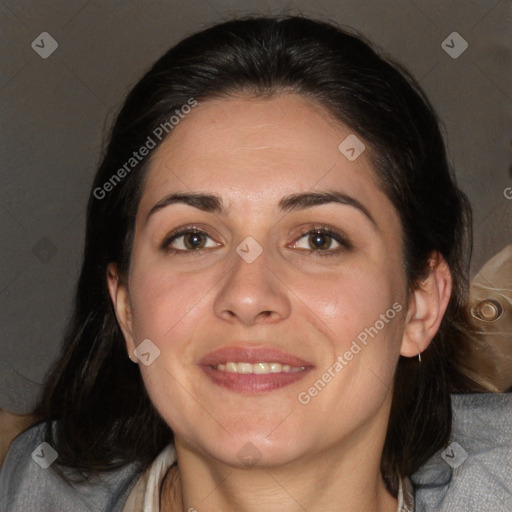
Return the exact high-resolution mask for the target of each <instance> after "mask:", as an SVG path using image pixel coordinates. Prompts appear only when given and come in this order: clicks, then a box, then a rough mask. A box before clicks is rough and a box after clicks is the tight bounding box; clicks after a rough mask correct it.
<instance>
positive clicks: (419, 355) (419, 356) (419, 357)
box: [418, 352, 421, 364]
mask: <svg viewBox="0 0 512 512" xmlns="http://www.w3.org/2000/svg"><path fill="white" fill-rule="evenodd" d="M418 361H419V362H420V364H421V352H419V353H418Z"/></svg>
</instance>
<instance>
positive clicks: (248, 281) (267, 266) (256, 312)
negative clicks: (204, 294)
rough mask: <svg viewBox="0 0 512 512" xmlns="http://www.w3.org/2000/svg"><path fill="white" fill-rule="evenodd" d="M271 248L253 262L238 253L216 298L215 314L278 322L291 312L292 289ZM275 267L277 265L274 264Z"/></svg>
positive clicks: (246, 320)
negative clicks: (281, 274)
mask: <svg viewBox="0 0 512 512" xmlns="http://www.w3.org/2000/svg"><path fill="white" fill-rule="evenodd" d="M266 253H267V251H263V253H262V254H261V255H260V256H259V257H258V258H257V259H256V260H255V261H253V262H251V263H248V262H247V261H245V260H244V259H242V258H241V257H239V256H238V254H235V255H234V263H233V266H232V268H231V270H230V271H229V273H228V275H227V276H226V277H225V278H224V280H223V281H222V285H221V286H220V288H219V291H218V293H217V296H216V297H215V301H214V310H215V315H216V316H217V317H219V318H221V319H223V320H226V321H229V322H233V323H234V322H240V323H242V324H244V325H254V324H260V323H277V322H279V321H281V320H284V319H285V318H287V317H288V316H289V315H290V312H291V303H290V296H289V289H288V287H287V286H286V284H285V283H284V282H283V280H282V279H280V278H279V276H278V269H277V266H276V265H272V266H271V262H270V260H269V258H268V257H267V254H266ZM272 267H273V268H272Z"/></svg>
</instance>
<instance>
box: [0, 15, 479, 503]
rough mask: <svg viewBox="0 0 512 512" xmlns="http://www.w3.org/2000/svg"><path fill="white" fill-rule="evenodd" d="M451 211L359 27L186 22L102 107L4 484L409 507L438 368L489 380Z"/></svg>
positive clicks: (108, 495) (465, 234) (277, 21)
mask: <svg viewBox="0 0 512 512" xmlns="http://www.w3.org/2000/svg"><path fill="white" fill-rule="evenodd" d="M470 218H471V217H470V207H469V205H468V202H467V199H466V198H465V196H464V194H463V193H462V192H461V191H460V190H459V189H458V188H457V186H456V184H455V179H454V177H453V176H452V174H451V172H450V170H449V167H448V164H447V159H446V154H445V148H444V145H443V141H442V136H441V134H440V131H439V127H438V122H437V119H436V116H435V114H434V112H433V110H432V108H431V106H430V105H429V103H428V101H427V99H426V98H425V96H424V95H423V93H422V92H421V90H420V88H419V87H418V85H417V84H416V83H415V82H414V80H413V79H412V78H411V77H410V76H409V75H408V73H407V72H406V71H404V70H401V69H400V68H399V66H397V65H396V64H390V63H389V62H388V61H387V60H385V59H383V58H382V57H379V56H378V55H377V54H376V53H375V51H374V50H372V49H371V48H370V46H369V45H368V44H367V43H365V42H364V41H363V40H362V39H361V38H360V37H356V36H355V35H351V34H349V33H348V32H346V31H343V30H340V29H339V28H336V27H334V26H332V25H329V24H325V23H320V22H316V21H311V20H308V19H304V18H296V17H292V18H250V19H245V20H237V21H231V22H227V23H224V24H221V25H217V26H214V27H212V28H210V29H208V30H205V31H203V32H200V33H198V34H196V35H194V36H192V37H190V38H188V39H186V40H184V41H182V42H181V43H180V44H178V45H177V46H176V47H174V48H172V49H171V50H170V51H169V52H168V53H166V54H165V55H164V56H163V57H162V58H161V59H160V60H159V61H158V62H157V63H156V64H155V65H154V66H153V67H152V69H151V70H150V71H149V72H148V73H147V74H146V75H145V76H144V77H143V78H142V80H141V81H140V82H139V83H138V84H137V85H136V86H135V88H134V89H133V90H132V92H131V93H130V94H129V96H128V98H127V100H126V102H125V104H124V106H123V108H122V110H121V112H120V113H119V116H118V118H117V120H116V122H115V125H114V127H113V129H112V133H111V137H110V142H109V145H108V148H107V150H106V154H105V156H104V159H103V162H102V164H101V166H100V168H99V170H98V172H97V175H96V178H95V181H94V185H93V188H92V192H91V197H90V201H89V207H88V219H87V235H86V246H85V255H84V262H83V267H82V273H81V277H80V281H79V284H78V289H77V295H76V304H75V312H74V317H73V320H72V322H71V324H70V327H69V331H68V334H67V336H66V340H65V344H64V349H63V353H62V356H61V358H60V360H59V361H58V363H57V364H56V366H55V368H54V370H53V371H52V373H51V375H50V376H49V378H48V381H47V383H46V386H45V390H44V396H43V398H42V400H41V403H40V406H39V408H38V410H37V417H38V419H39V420H40V421H41V422H43V423H41V424H40V425H39V426H37V427H35V428H33V429H30V430H29V431H27V432H26V433H25V434H24V436H25V437H24V436H21V437H20V438H18V440H17V441H16V443H15V445H14V446H13V447H12V448H11V451H10V453H9V455H8V457H7V459H6V463H5V466H8V467H9V468H10V469H11V471H14V472H11V473H10V474H11V475H16V474H18V475H19V478H18V477H15V476H11V477H10V480H9V482H10V485H11V490H10V491H5V490H3V491H2V492H3V499H4V500H5V501H4V503H7V504H8V506H9V507H11V508H9V510H11V509H12V510H15V509H16V510H18V509H20V510H21V509H22V508H21V507H24V508H23V510H36V509H37V510H52V508H51V507H56V506H57V507H58V506H61V507H63V506H64V504H65V506H66V507H68V509H70V510H71V508H70V507H71V506H72V507H74V508H73V510H81V509H82V508H83V509H84V510H124V511H127V510H145V511H146V510H147V511H149V510H151V511H152V510H160V511H185V510H188V511H192V510H197V511H199V512H201V511H203V510H204V511H206V510H243V511H262V510H263V511H270V512H272V511H278V510H279V511H296V510H308V511H310V512H313V511H316V510H323V511H325V510H333V511H334V510H345V511H356V510H357V511H360V510H365V511H366V510H367V511H370V510H378V511H383V512H394V511H396V510H413V509H414V503H413V502H414V498H413V492H414V490H413V486H412V484H411V480H410V477H411V476H412V475H413V474H414V473H415V472H417V471H418V470H420V468H422V466H423V465H424V464H425V463H426V462H427V461H428V460H429V459H431V457H432V456H434V454H436V453H437V452H439V451H440V450H441V449H444V448H445V447H446V446H447V445H448V444H449V441H450V432H451V419H452V408H451V407H452V406H451V400H450V392H454V391H459V392H463V391H465V392H477V391H486V390H487V389H488V388H486V387H485V385H482V384H477V382H476V376H475V375H472V374H470V373H469V372H467V371H465V370H464V366H463V355H464V351H465V343H466V341H465V340H466V338H465V336H466V333H467V332H468V329H469V325H468V323H467V319H466V318H467V317H466V311H465V308H464V306H465V301H466V290H467V269H468V263H469V255H470V243H471V236H470V234H471V227H470ZM127 355H128V357H127ZM479 382H480V381H479ZM22 438H23V439H24V443H25V446H30V447H31V450H34V451H32V452H31V453H32V459H33V461H35V462H38V461H37V459H39V463H38V464H39V466H41V465H43V466H44V465H48V463H50V464H49V465H51V469H50V470H46V471H41V470H40V468H39V467H38V465H36V464H34V463H33V461H30V466H29V467H27V466H28V463H25V464H23V462H20V460H21V456H20V455H19V453H21V452H19V450H22V448H21V442H20V440H21V439H22ZM43 440H44V442H45V443H47V444H39V443H41V441H43ZM25 450H26V448H25ZM55 457H56V460H55V461H54V462H53V460H52V459H55ZM26 459H27V457H25V459H23V460H24V461H25V462H26ZM50 461H52V462H50ZM41 462H44V463H43V464H40V463H41ZM19 467H22V468H23V470H17V469H16V468H19ZM6 472H7V470H6V468H5V467H4V469H3V475H4V476H3V482H2V483H4V485H6V484H5V482H7V481H8V478H7V477H6V476H5V475H6ZM57 475H60V477H59V476H57ZM43 479H44V485H43V484H41V482H42V481H43ZM15 482H16V485H15ZM27 488H30V489H31V492H27V491H26V489H27ZM24 489H25V490H24ZM34 489H37V490H36V491H34ZM4 493H5V494H4ZM34 494H36V496H37V500H36V499H35V498H34ZM34 502H37V508H35V507H36V505H33V503H34ZM16 507H19V508H16ZM30 507H32V508H30Z"/></svg>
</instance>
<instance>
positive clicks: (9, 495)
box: [0, 424, 140, 512]
mask: <svg viewBox="0 0 512 512" xmlns="http://www.w3.org/2000/svg"><path fill="white" fill-rule="evenodd" d="M44 430H45V425H43V424H40V425H36V426H34V427H32V428H30V429H28V430H27V431H25V432H23V433H22V434H20V435H19V436H18V437H17V438H16V439H15V440H14V441H13V442H12V444H11V447H10V449H9V451H8V452H7V456H6V458H5V460H4V462H3V464H2V466H1V467H0V510H12V511H18V510H20V511H23V512H36V511H37V512H46V511H48V512H50V511H54V510H73V511H74V512H82V511H83V512H85V511H87V512H89V511H91V510H94V511H97V512H100V511H107V510H108V511H109V512H111V511H112V512H114V511H120V510H122V506H123V503H124V502H125V501H126V498H127V496H128V494H129V492H130V490H131V488H132V486H133V485H134V484H135V482H136V480H137V477H138V475H139V474H140V469H139V468H138V467H137V466H136V465H135V464H133V465H131V464H130V465H128V466H125V467H123V468H121V469H119V470H115V471H111V472H109V473H108V474H105V475H104V476H102V477H98V478H96V479H95V480H94V482H87V483H84V484H71V483H68V482H67V481H65V480H64V479H63V478H61V477H60V476H59V475H58V474H57V473H55V472H54V471H53V470H52V467H51V466H52V464H53V462H54V461H55V458H56V457H58V453H57V452H55V450H54V449H53V448H52V447H51V446H50V445H48V444H47V443H45V442H44Z"/></svg>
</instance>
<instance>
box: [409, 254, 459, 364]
mask: <svg viewBox="0 0 512 512" xmlns="http://www.w3.org/2000/svg"><path fill="white" fill-rule="evenodd" d="M429 268H430V270H429V274H428V276H427V277H426V278H425V279H424V280H423V281H421V282H420V283H419V284H418V286H417V288H416V290H414V292H413V296H412V297H411V300H410V301H409V308H408V311H407V319H406V322H405V331H404V334H403V338H402V347H401V350H400V354H401V355H402V356H405V357H415V356H417V355H418V354H420V353H421V352H423V351H424V350H425V349H426V348H427V347H428V346H429V345H430V342H431V341H432V339H433V338H434V336H435V335H436V333H437V331H438V330H439V326H440V325H441V320H442V319H443V316H444V314H445V312H446V308H447V307H448V303H449V301H450V296H451V293H452V275H451V272H450V268H449V267H448V264H447V263H446V260H445V259H444V258H443V256H442V255H441V254H439V253H437V252H435V253H433V254H432V255H431V257H430V258H429Z"/></svg>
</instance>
